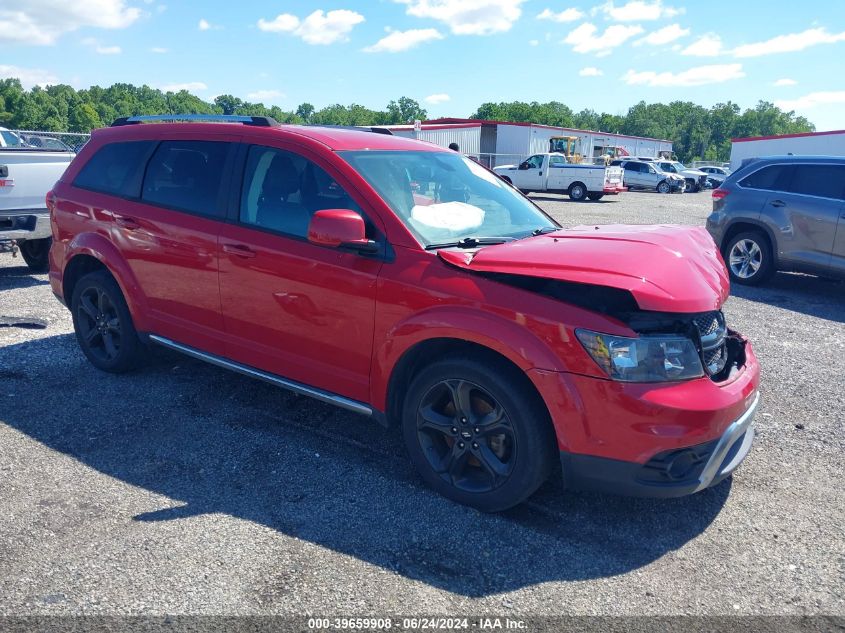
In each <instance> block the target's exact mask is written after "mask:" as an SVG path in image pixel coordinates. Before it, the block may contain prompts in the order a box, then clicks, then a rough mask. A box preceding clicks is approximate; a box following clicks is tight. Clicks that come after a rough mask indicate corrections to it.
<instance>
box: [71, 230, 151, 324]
mask: <svg viewBox="0 0 845 633" xmlns="http://www.w3.org/2000/svg"><path fill="white" fill-rule="evenodd" d="M79 255H88V256H90V257H94V258H95V259H97V260H98V261H99V262H100V263H102V264H103V265H104V266H105V267H106V268H107V269H108V271H109V272H110V273H111V274H112V276H113V277H114V278H115V280H116V281H117V285H118V286H120V290H121V292H123V297H124V298H125V299H126V304H127V306H128V307H129V312H130V314H131V315H132V321H133V322H134V324H135V328H136V329H137V330H139V331H142V332H143V331H145V330H148V329H149V327H148V323H147V321H146V316H145V315H146V314H147V310H146V304H147V300H146V296H145V295H144V293H143V291H142V290H141V286H140V284H139V283H138V279H137V278H136V277H135V273H133V272H132V269H131V268H130V266H129V264H128V263H127V262H126V259H125V258H124V256H123V255H122V254H121V252H120V250H118V248H117V247H116V246H115V245H114V244H112V243H111V242H110V241H109V240H108V239H107V238H106V237H104V236H103V235H100V234H99V233H79V234H77V235H76V236H75V237H74V238H73V239H72V240H71V241H70V242H68V243H66V244H65V245H64V257H63V260H64V261H63V265H62V267H61V270H62V274H64V271H66V270H67V267H68V265H69V264H70V263H71V261H72V260H73V258H74V257H77V256H79ZM62 294H63V295H64V296H65V300H66V301H67V302H68V304H70V297H68V296H66V295H65V293H64V283H63V281H62Z"/></svg>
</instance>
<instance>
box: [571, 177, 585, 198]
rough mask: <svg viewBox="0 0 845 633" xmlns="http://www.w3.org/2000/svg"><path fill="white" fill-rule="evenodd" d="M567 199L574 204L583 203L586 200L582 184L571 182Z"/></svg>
mask: <svg viewBox="0 0 845 633" xmlns="http://www.w3.org/2000/svg"><path fill="white" fill-rule="evenodd" d="M569 199H570V200H572V201H574V202H583V201H584V200H586V199H587V187H586V186H585V185H584V183H582V182H573V183H572V184H571V185H570V186H569Z"/></svg>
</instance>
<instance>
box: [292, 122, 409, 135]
mask: <svg viewBox="0 0 845 633" xmlns="http://www.w3.org/2000/svg"><path fill="white" fill-rule="evenodd" d="M305 127H327V128H330V129H332V130H356V131H358V132H374V133H376V134H387V135H389V136H393V132H391V131H390V130H388V129H387V128H386V127H379V126H377V125H372V126H371V125H329V124H325V125H321V124H319V123H310V124H308V125H306V126H305Z"/></svg>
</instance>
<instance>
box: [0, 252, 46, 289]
mask: <svg viewBox="0 0 845 633" xmlns="http://www.w3.org/2000/svg"><path fill="white" fill-rule="evenodd" d="M12 261H15V260H12ZM17 261H19V262H21V265H20V266H15V267H11V266H3V267H0V292H3V291H4V290H16V289H17V288H31V287H32V286H44V285H47V284H49V283H50V282H49V281H48V280H47V276H46V275H36V274H34V273H33V272H32V271H31V270H30V269H29V267H28V266H27V265H26V264H24V263H23V260H21V259H18V260H17Z"/></svg>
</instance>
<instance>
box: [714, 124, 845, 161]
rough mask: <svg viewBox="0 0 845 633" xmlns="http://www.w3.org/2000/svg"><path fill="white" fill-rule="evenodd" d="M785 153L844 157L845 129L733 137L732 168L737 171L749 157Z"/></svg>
mask: <svg viewBox="0 0 845 633" xmlns="http://www.w3.org/2000/svg"><path fill="white" fill-rule="evenodd" d="M785 154H795V155H796V156H801V155H809V156H845V130H836V131H833V132H805V133H803V134H783V135H780V136H751V137H748V138H735V139H732V140H731V169H732V170H736V169H737V168H739V166H740V165H741V164H742V161H744V160H746V159H748V158H759V157H761V156H781V155H785Z"/></svg>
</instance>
